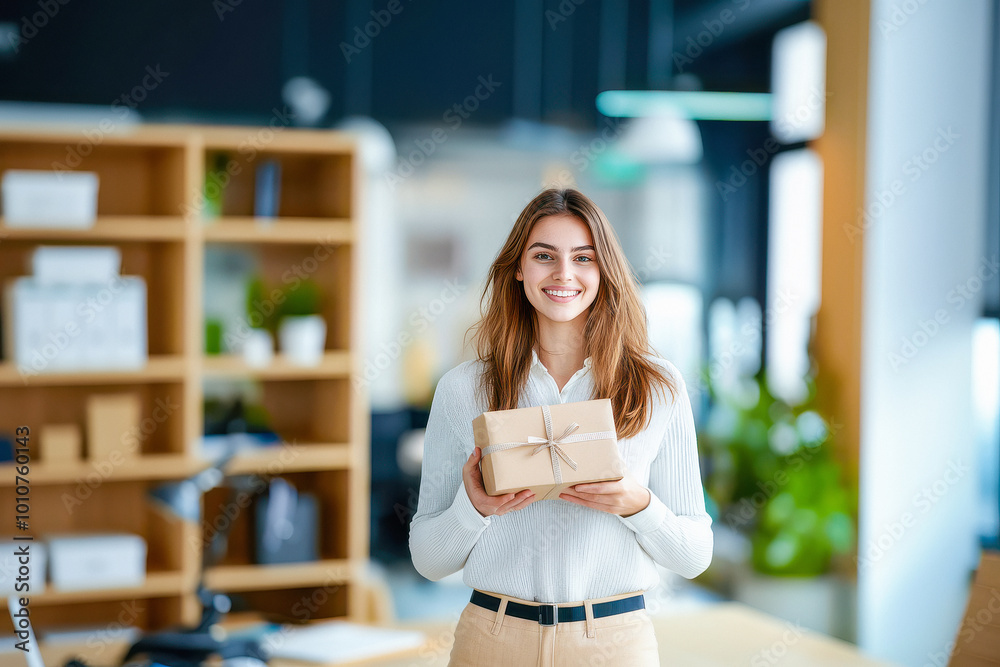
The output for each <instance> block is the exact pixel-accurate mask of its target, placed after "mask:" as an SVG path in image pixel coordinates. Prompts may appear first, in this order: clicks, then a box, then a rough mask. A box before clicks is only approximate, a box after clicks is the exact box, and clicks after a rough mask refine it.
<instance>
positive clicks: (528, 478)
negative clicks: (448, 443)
mask: <svg viewBox="0 0 1000 667" xmlns="http://www.w3.org/2000/svg"><path fill="white" fill-rule="evenodd" d="M472 430H473V433H474V434H475V439H476V446H478V447H480V448H481V449H482V454H483V456H482V461H481V462H480V469H481V471H482V473H483V485H484V486H485V487H486V493H487V494H489V495H491V496H500V495H504V494H507V493H516V492H518V491H521V490H523V489H531V490H532V492H534V494H535V499H536V500H545V499H548V498H558V497H559V494H560V493H561V492H562V491H563V489H565V488H566V487H569V486H573V485H575V484H585V483H587V482H603V481H609V480H619V479H621V478H622V476H623V475H624V471H625V465H624V463H623V462H622V460H621V456H620V455H619V453H618V437H617V434H616V433H615V418H614V413H613V411H612V409H611V400H610V399H606V398H605V399H600V400H596V401H579V402H576V403H560V404H558V405H542V406H538V407H533V408H519V409H516V410H497V411H494V412H484V413H483V414H481V415H480V416H478V417H476V418H475V419H474V420H472Z"/></svg>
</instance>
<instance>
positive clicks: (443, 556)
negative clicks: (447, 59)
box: [410, 189, 713, 666]
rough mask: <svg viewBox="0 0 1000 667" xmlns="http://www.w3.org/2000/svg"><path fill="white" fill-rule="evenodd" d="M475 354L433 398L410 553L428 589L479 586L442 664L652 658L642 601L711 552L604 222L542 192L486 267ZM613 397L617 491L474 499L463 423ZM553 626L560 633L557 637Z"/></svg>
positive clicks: (470, 440) (682, 414) (669, 367)
mask: <svg viewBox="0 0 1000 667" xmlns="http://www.w3.org/2000/svg"><path fill="white" fill-rule="evenodd" d="M487 301H488V305H487V306H486V308H485V310H484V313H483V317H482V319H481V320H480V321H479V322H478V323H477V325H475V327H474V328H475V329H476V338H477V340H476V347H477V352H478V359H476V360H475V361H469V362H465V363H463V364H460V365H459V366H457V367H455V368H453V369H452V370H450V371H448V373H446V374H445V375H444V377H442V378H441V380H440V382H439V383H438V386H437V389H436V391H435V394H434V400H433V402H432V404H431V412H430V416H429V418H428V422H427V429H426V434H425V440H424V458H423V463H422V473H421V481H420V495H419V499H418V507H417V512H416V514H415V515H414V517H413V521H412V523H411V526H410V552H411V554H412V556H413V563H414V566H415V567H416V568H417V570H418V571H419V572H420V573H421V574H422V575H424V576H425V577H427V578H428V579H432V580H438V579H441V578H442V577H445V576H447V575H449V574H452V573H453V572H457V571H458V570H460V569H463V568H464V570H465V572H464V576H463V580H464V581H465V583H466V584H467V585H469V586H470V587H472V588H474V589H475V592H474V594H473V597H472V600H471V601H470V602H469V604H468V605H467V606H466V608H465V610H464V611H463V612H462V615H461V617H460V619H459V622H458V627H457V628H456V630H455V645H454V648H453V650H452V653H451V662H450V663H449V664H450V665H455V666H460V665H477V666H483V665H486V666H488V665H521V664H538V665H553V664H576V663H578V662H585V661H586V660H588V659H589V658H591V657H593V656H594V655H596V654H601V655H604V656H606V657H609V664H620V665H630V666H631V665H637V666H642V665H659V664H660V663H659V658H658V655H657V646H656V638H655V636H654V634H653V626H652V622H651V621H650V619H649V616H648V614H647V613H646V611H645V602H644V593H645V591H647V590H649V589H650V588H652V587H654V586H656V585H657V583H658V581H659V574H658V572H657V568H656V566H657V564H659V565H661V566H663V567H666V568H669V569H671V570H673V571H675V572H677V573H678V574H680V575H681V576H684V577H688V578H691V577H695V576H697V575H698V574H700V573H701V572H703V571H704V570H705V569H706V568H707V567H708V564H709V562H710V560H711V556H712V542H713V539H712V530H711V518H710V517H709V515H708V514H707V513H706V511H705V501H704V491H703V489H702V486H701V476H700V473H699V469H698V455H697V445H696V439H695V431H694V419H693V415H692V412H691V405H690V402H689V400H688V396H687V391H686V388H685V384H684V379H683V377H682V376H681V375H680V373H679V372H678V371H677V369H676V368H675V367H674V366H673V364H671V363H670V362H669V361H667V360H665V359H661V358H659V357H658V356H657V355H655V354H654V353H653V351H652V350H651V349H650V347H649V342H648V338H647V333H646V319H645V312H644V311H643V307H642V303H641V301H640V300H639V296H638V286H637V284H636V279H635V276H634V273H633V272H632V270H631V267H630V266H629V265H628V262H627V261H626V260H625V258H624V255H623V253H622V251H621V247H620V245H619V243H618V239H617V237H616V236H615V233H614V230H613V229H612V228H611V226H610V224H609V223H608V221H607V219H606V218H605V217H604V214H603V213H602V212H601V211H600V209H598V208H597V206H596V205H594V203H593V202H592V201H590V200H589V199H588V198H587V197H585V196H584V195H583V194H581V193H580V192H578V191H576V190H554V189H551V190H545V191H544V192H542V193H541V194H539V195H538V196H537V197H535V198H534V199H533V200H532V201H531V202H530V203H529V204H528V205H527V206H526V207H525V209H524V210H523V211H522V212H521V215H520V216H519V217H518V219H517V222H516V223H515V224H514V227H513V229H512V230H511V232H510V234H509V236H508V238H507V241H506V243H505V244H504V246H503V247H502V248H501V250H500V252H499V253H498V255H497V258H496V260H495V261H494V263H493V265H492V266H491V267H490V270H489V274H488V276H487V285H486V289H485V290H484V292H483V296H482V302H481V303H485V302H487ZM601 398H606V399H610V400H611V402H612V406H613V408H614V416H615V428H616V431H617V435H618V447H619V453H620V454H621V458H622V460H623V462H624V463H625V467H626V470H625V473H624V476H623V477H622V479H621V480H618V481H612V482H598V483H591V484H577V485H576V486H571V487H567V488H566V489H565V490H564V491H563V493H562V494H561V495H560V496H559V498H557V499H551V500H539V499H537V498H535V497H534V496H533V495H532V493H531V491H530V490H524V491H520V492H518V493H509V494H506V495H501V496H490V495H487V494H486V492H485V490H484V486H483V479H482V473H481V471H480V469H479V462H480V460H481V458H482V452H481V451H480V449H479V448H478V447H476V446H475V438H474V435H473V431H472V420H473V419H474V418H476V417H478V416H479V415H480V414H481V413H483V412H486V411H496V410H506V409H512V408H518V407H535V406H541V405H553V404H558V403H568V402H577V401H586V400H591V399H601ZM556 625H568V626H569V627H567V628H563V629H560V630H558V631H557V629H556V627H555V626H556Z"/></svg>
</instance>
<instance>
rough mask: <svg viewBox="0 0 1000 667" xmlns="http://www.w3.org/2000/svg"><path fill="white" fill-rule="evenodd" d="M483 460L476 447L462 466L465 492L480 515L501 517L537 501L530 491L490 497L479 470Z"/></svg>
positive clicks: (525, 490) (480, 452) (480, 451)
mask: <svg viewBox="0 0 1000 667" xmlns="http://www.w3.org/2000/svg"><path fill="white" fill-rule="evenodd" d="M481 458H482V450H480V449H479V447H476V448H474V449H473V450H472V454H470V455H469V460H468V461H466V462H465V465H464V466H462V480H463V481H464V482H465V491H466V493H468V494H469V500H471V501H472V505H473V507H475V508H476V509H477V510H478V511H479V513H480V514H481V515H483V516H491V515H496V516H500V515H502V514H506V513H507V512H512V511H514V510H519V509H521V508H523V507H526V506H527V505H529V504H530V503H531V502H532V501H534V499H535V494H534V493H532V492H531V491H530V490H529V489H524V490H523V491H518V492H517V493H508V494H506V495H502V496H490V495H487V494H486V487H484V486H483V473H482V472H481V471H480V470H479V460H480V459H481Z"/></svg>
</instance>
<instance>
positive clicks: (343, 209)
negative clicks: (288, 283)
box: [206, 145, 354, 219]
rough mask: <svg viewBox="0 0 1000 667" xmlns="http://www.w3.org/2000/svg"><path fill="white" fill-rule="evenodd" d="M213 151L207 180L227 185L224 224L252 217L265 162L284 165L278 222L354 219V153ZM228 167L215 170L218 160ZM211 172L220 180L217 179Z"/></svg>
mask: <svg viewBox="0 0 1000 667" xmlns="http://www.w3.org/2000/svg"><path fill="white" fill-rule="evenodd" d="M224 148H225V147H218V148H215V147H210V148H209V153H208V155H207V161H206V165H207V166H206V174H207V176H208V179H209V180H210V181H214V182H223V183H225V186H224V187H223V193H222V216H221V217H222V218H223V219H224V218H226V217H229V216H253V214H254V188H255V182H256V170H257V168H258V167H259V166H260V165H261V164H263V163H264V162H265V161H267V160H276V161H277V162H279V163H280V165H281V182H280V185H279V192H278V217H287V218H350V217H351V216H352V215H353V210H352V209H353V201H352V200H353V195H354V193H353V192H352V187H351V185H350V184H351V183H352V182H353V178H352V176H353V173H352V172H353V157H352V155H351V154H350V153H348V152H344V153H326V152H318V151H315V150H302V148H290V149H281V148H279V147H278V146H275V145H269V146H268V147H267V150H261V151H256V150H254V151H252V152H251V151H241V150H239V149H230V150H225V149H224ZM220 154H224V155H225V157H226V159H227V161H226V163H225V164H226V166H225V167H224V168H223V169H221V170H213V169H212V168H211V165H213V164H215V163H216V157H217V156H218V155H220ZM213 171H216V172H218V176H215V177H213Z"/></svg>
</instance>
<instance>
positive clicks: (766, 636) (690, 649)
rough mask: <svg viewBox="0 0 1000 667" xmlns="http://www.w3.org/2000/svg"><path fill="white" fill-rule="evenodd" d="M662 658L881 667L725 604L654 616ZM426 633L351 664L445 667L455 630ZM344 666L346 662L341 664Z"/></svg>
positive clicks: (688, 665)
mask: <svg viewBox="0 0 1000 667" xmlns="http://www.w3.org/2000/svg"><path fill="white" fill-rule="evenodd" d="M653 623H654V625H655V626H656V638H657V641H658V642H659V645H660V658H661V660H662V664H664V665H676V666H682V667H734V666H737V665H748V666H750V667H755V666H756V665H781V667H807V666H808V667H844V666H850V665H859V666H867V667H875V666H876V665H881V666H886V665H889V664H890V663H886V662H879V661H876V660H872V659H870V658H867V657H865V656H863V655H861V654H860V653H859V652H858V650H857V649H856V648H855V647H854V646H852V645H851V644H848V643H847V642H843V641H840V640H838V639H832V638H830V637H825V636H823V635H818V634H816V633H813V632H811V631H809V630H804V629H802V628H796V627H795V626H794V625H793V624H791V623H787V622H785V621H782V620H780V619H776V618H774V617H772V616H768V615H766V614H764V613H761V612H759V611H757V610H755V609H752V608H750V607H747V606H745V605H742V604H739V603H735V602H726V603H720V604H714V605H710V606H706V607H705V608H704V609H701V610H697V611H691V612H685V613H678V614H670V615H662V616H654V617H653ZM402 627H405V628H407V629H417V630H421V631H423V632H425V633H426V634H427V642H426V643H425V644H424V646H423V647H421V648H420V649H418V650H415V651H411V652H409V653H407V654H405V655H400V656H397V657H392V658H380V659H377V660H368V661H365V662H359V663H351V664H352V665H359V666H360V665H364V666H365V667H445V666H446V665H447V664H448V655H449V653H450V651H451V644H452V641H453V634H452V633H453V630H454V626H453V625H449V624H436V625H427V624H407V625H405V626H402ZM271 664H272V667H292V666H293V665H294V666H295V667H301V666H302V665H303V664H305V663H300V662H291V661H282V662H279V661H276V660H275V661H272V663H271ZM341 664H344V663H341Z"/></svg>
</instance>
